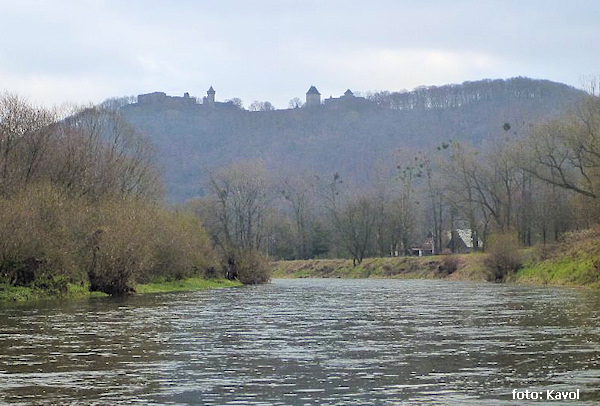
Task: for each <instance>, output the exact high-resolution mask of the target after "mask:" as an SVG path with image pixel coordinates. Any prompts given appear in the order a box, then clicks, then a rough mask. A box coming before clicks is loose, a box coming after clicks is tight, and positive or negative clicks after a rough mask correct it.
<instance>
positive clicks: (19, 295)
mask: <svg viewBox="0 0 600 406" xmlns="http://www.w3.org/2000/svg"><path fill="white" fill-rule="evenodd" d="M241 285H242V284H241V283H240V282H237V281H230V280H227V279H204V278H187V279H180V280H174V281H160V282H151V283H145V284H139V285H137V287H136V294H147V293H166V292H190V291H197V290H206V289H219V288H228V287H235V286H241ZM108 296H109V295H107V294H106V293H102V292H90V291H89V289H88V286H86V285H76V284H68V285H67V289H66V291H62V292H56V291H51V290H44V289H39V288H33V287H27V286H11V285H8V284H0V302H29V301H36V300H51V299H60V300H73V299H84V298H92V297H108Z"/></svg>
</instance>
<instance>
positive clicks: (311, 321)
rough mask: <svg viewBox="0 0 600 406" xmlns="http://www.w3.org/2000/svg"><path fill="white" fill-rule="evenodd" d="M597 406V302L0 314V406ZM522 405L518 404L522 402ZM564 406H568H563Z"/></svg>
mask: <svg viewBox="0 0 600 406" xmlns="http://www.w3.org/2000/svg"><path fill="white" fill-rule="evenodd" d="M577 389H579V393H580V400H579V401H571V403H574V404H577V405H592V404H598V403H599V402H600V293H598V292H590V291H585V290H575V289H559V288H544V287H527V286H517V285H510V284H481V283H463V282H443V281H421V280H338V279H335V280H334V279H298V280H275V281H273V282H272V283H270V284H267V285H262V286H251V287H241V288H230V289H222V290H214V291H203V292H192V293H170V294H156V295H140V296H134V297H129V298H123V299H114V298H105V299H90V300H83V301H71V302H62V303H61V302H46V303H36V304H27V305H2V306H0V403H2V404H24V405H29V404H36V405H55V404H82V405H83V404H85V405H109V404H110V405H119V404H149V405H155V404H156V405H158V404H161V405H162V404H169V405H229V404H232V405H233V404H235V405H304V404H307V405H354V404H367V405H394V404H402V405H421V404H431V405H453V404H460V405H503V404H506V405H512V404H517V403H515V401H514V400H513V396H515V395H514V393H513V390H517V391H520V393H521V396H523V393H524V392H525V391H526V390H527V391H532V392H533V391H535V392H538V393H541V395H540V396H542V395H543V397H541V398H540V400H538V401H535V402H534V404H537V405H540V404H546V403H547V404H557V402H555V401H550V400H548V399H545V396H546V393H547V392H546V391H555V392H550V393H551V394H552V393H556V392H557V391H569V392H571V391H576V390H577ZM519 403H520V402H519ZM563 404H565V403H563Z"/></svg>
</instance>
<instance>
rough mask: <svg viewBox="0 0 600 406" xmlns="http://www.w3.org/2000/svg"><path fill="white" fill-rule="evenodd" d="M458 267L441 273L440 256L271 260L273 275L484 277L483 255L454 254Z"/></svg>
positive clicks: (320, 276) (477, 278) (467, 278)
mask: <svg viewBox="0 0 600 406" xmlns="http://www.w3.org/2000/svg"><path fill="white" fill-rule="evenodd" d="M456 258H458V262H459V269H458V270H457V271H456V272H454V273H453V274H451V275H447V274H444V273H443V272H440V270H439V269H440V266H441V265H442V260H443V256H429V257H395V258H389V257H387V258H365V259H364V260H363V262H362V263H361V264H358V265H356V266H352V260H349V259H309V260H294V261H277V262H274V263H273V277H275V278H349V279H353V278H399V279H407V278H411V279H445V278H449V279H453V280H477V281H484V280H486V274H485V271H484V268H483V256H482V255H480V254H463V255H457V256H456Z"/></svg>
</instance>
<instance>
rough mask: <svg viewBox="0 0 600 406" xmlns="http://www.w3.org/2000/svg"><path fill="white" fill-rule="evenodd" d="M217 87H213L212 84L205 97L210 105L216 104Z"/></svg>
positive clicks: (205, 100)
mask: <svg viewBox="0 0 600 406" xmlns="http://www.w3.org/2000/svg"><path fill="white" fill-rule="evenodd" d="M215 93H216V92H215V89H213V87H212V86H211V87H210V89H208V91H207V92H206V97H205V98H204V102H205V103H206V104H207V105H208V106H211V107H212V106H214V105H215Z"/></svg>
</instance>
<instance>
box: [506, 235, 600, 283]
mask: <svg viewBox="0 0 600 406" xmlns="http://www.w3.org/2000/svg"><path fill="white" fill-rule="evenodd" d="M531 257H532V259H531V260H529V261H527V262H526V263H525V265H524V266H523V267H522V268H521V269H520V270H519V271H517V273H516V274H514V275H512V276H510V277H509V278H507V281H509V282H516V283H523V284H536V285H558V286H574V287H582V286H583V287H587V288H593V289H600V228H595V229H589V230H580V231H576V232H571V233H567V234H565V236H564V237H563V239H562V240H561V241H560V242H557V243H553V244H547V245H545V246H539V247H536V248H535V249H534V250H533V253H532V256H531Z"/></svg>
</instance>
